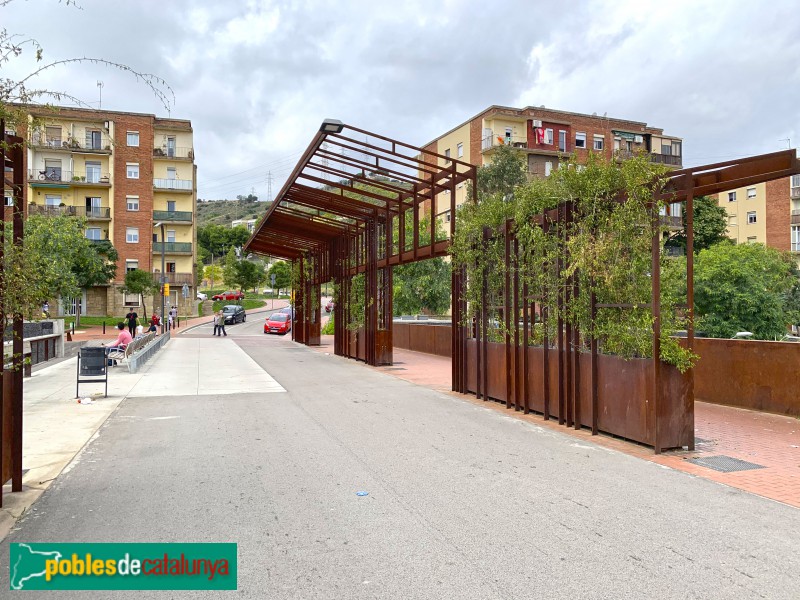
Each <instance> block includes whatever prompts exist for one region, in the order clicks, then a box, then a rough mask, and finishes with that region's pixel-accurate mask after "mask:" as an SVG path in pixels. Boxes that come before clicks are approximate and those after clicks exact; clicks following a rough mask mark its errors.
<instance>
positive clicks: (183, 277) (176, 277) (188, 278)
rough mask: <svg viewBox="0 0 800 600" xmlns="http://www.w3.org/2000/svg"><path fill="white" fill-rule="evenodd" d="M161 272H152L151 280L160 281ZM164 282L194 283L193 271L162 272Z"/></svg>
mask: <svg viewBox="0 0 800 600" xmlns="http://www.w3.org/2000/svg"><path fill="white" fill-rule="evenodd" d="M161 275H162V273H152V276H153V281H154V282H155V283H161ZM163 275H164V278H165V279H166V282H167V283H169V284H172V285H183V284H186V285H194V273H170V272H167V273H163Z"/></svg>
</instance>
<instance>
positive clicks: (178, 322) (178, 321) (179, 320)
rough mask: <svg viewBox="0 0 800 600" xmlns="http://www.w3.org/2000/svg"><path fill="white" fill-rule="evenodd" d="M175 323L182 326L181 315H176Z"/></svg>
mask: <svg viewBox="0 0 800 600" xmlns="http://www.w3.org/2000/svg"><path fill="white" fill-rule="evenodd" d="M175 323H177V326H178V327H180V326H181V318H180V317H176V319H175Z"/></svg>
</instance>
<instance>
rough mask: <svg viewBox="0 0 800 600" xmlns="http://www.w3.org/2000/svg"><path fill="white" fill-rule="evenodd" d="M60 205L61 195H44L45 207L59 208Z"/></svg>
mask: <svg viewBox="0 0 800 600" xmlns="http://www.w3.org/2000/svg"><path fill="white" fill-rule="evenodd" d="M60 204H61V194H45V197H44V205H45V206H59V205H60Z"/></svg>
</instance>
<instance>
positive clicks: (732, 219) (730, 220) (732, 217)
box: [728, 215, 738, 227]
mask: <svg viewBox="0 0 800 600" xmlns="http://www.w3.org/2000/svg"><path fill="white" fill-rule="evenodd" d="M728 226H729V227H737V226H738V221H737V218H736V215H728Z"/></svg>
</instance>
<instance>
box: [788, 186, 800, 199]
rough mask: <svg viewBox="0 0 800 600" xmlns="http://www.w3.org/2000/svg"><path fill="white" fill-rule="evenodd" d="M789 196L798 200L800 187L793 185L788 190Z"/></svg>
mask: <svg viewBox="0 0 800 600" xmlns="http://www.w3.org/2000/svg"><path fill="white" fill-rule="evenodd" d="M789 196H790V197H791V198H792V200H800V187H793V188H791V190H790V191H789Z"/></svg>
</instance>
